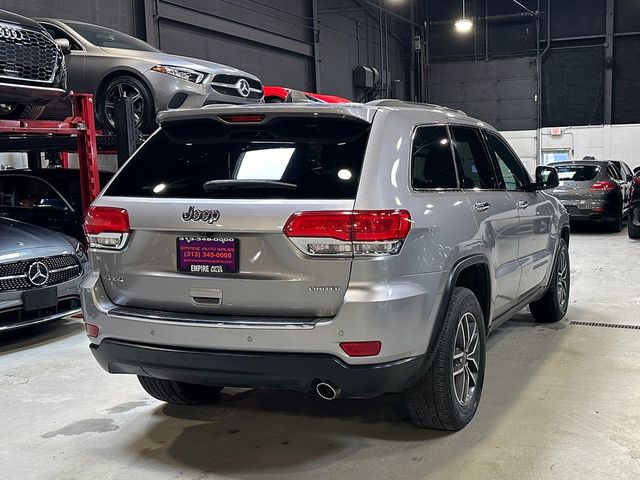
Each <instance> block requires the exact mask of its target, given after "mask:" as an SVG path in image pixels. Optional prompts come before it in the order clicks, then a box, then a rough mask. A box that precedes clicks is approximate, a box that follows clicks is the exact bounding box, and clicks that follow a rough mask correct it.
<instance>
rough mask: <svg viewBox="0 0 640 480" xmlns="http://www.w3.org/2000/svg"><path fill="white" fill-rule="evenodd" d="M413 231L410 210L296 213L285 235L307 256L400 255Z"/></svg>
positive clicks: (287, 226) (285, 229)
mask: <svg viewBox="0 0 640 480" xmlns="http://www.w3.org/2000/svg"><path fill="white" fill-rule="evenodd" d="M410 230H411V215H410V214H409V212H407V211H406V210H356V211H353V212H349V211H345V212H337V211H320V212H299V213H295V214H293V215H292V216H291V217H289V220H288V221H287V223H286V224H285V226H284V229H283V232H284V234H285V235H286V236H287V237H289V238H290V239H291V240H292V241H293V243H294V244H295V245H296V246H297V247H298V248H299V249H300V250H302V251H303V252H304V253H306V254H309V255H333V256H336V255H338V256H351V255H392V254H395V253H398V252H399V251H400V247H402V242H403V241H404V239H405V238H406V237H407V235H408V234H409V231H410ZM315 239H324V241H316V240H315ZM311 240H314V241H311Z"/></svg>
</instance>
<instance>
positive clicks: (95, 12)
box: [0, 0, 412, 99]
mask: <svg viewBox="0 0 640 480" xmlns="http://www.w3.org/2000/svg"><path fill="white" fill-rule="evenodd" d="M314 4H315V5H316V6H315V10H316V14H317V22H316V23H314V19H313V17H314ZM388 7H389V8H390V9H391V10H392V11H393V12H394V13H398V14H399V15H402V16H404V17H408V16H409V12H408V4H405V3H404V2H401V3H394V2H389V5H388ZM0 9H6V10H10V11H13V12H16V13H19V14H22V15H26V16H49V17H58V18H67V19H73V20H82V21H87V22H90V23H97V24H100V25H104V26H107V27H111V28H115V29H117V30H121V31H123V32H126V33H129V34H131V35H136V36H138V37H139V38H143V39H146V40H147V41H148V42H149V43H151V44H153V45H156V46H159V47H160V48H161V49H162V50H164V51H166V52H169V53H175V54H179V55H186V56H191V57H197V58H204V59H206V60H211V61H215V62H219V63H223V64H228V65H232V66H235V67H237V68H240V69H243V70H246V71H248V72H251V73H254V74H256V75H258V76H259V77H260V78H261V79H262V80H263V82H264V83H265V84H267V85H284V86H289V87H292V88H297V89H302V90H316V91H319V92H320V93H330V94H336V95H341V96H344V97H347V98H351V99H356V98H358V97H359V96H360V94H361V92H357V91H355V90H354V89H353V87H352V77H351V72H352V69H353V67H354V66H356V65H361V64H362V65H369V66H373V67H376V68H378V69H381V58H380V52H381V50H382V49H383V48H382V46H381V42H380V25H379V20H380V18H379V14H378V10H377V9H375V8H374V7H372V6H371V5H370V4H368V3H367V2H365V1H364V0H294V1H292V0H109V1H105V0H0ZM383 30H384V27H383ZM387 31H388V35H386V37H387V38H388V50H389V67H388V68H387V69H386V70H388V71H389V74H388V78H389V83H390V84H393V85H394V86H395V88H394V89H393V96H395V97H396V98H407V97H408V95H409V65H408V64H409V60H408V59H409V57H410V55H411V48H412V45H411V31H410V28H408V26H407V24H406V23H403V22H401V21H399V20H397V19H396V18H395V17H393V16H392V15H388V16H387ZM384 38H385V35H383V44H384V43H385V42H384ZM384 62H385V63H386V55H384ZM316 77H318V78H316ZM318 80H319V81H318ZM317 85H319V88H316V86H317ZM390 90H391V89H390ZM378 93H379V94H380V95H383V94H384V92H378ZM389 93H390V94H391V91H390V92H389Z"/></svg>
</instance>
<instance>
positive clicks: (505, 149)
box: [485, 132, 531, 192]
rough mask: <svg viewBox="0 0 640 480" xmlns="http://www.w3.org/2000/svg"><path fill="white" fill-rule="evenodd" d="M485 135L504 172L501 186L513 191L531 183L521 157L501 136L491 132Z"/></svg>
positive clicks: (501, 171) (502, 172) (522, 188)
mask: <svg viewBox="0 0 640 480" xmlns="http://www.w3.org/2000/svg"><path fill="white" fill-rule="evenodd" d="M485 135H486V138H487V145H488V146H489V150H491V153H493V156H494V157H495V160H496V163H497V164H498V167H499V168H500V173H501V174H502V184H501V187H502V188H505V189H507V190H509V191H511V192H513V191H518V190H524V189H525V187H526V186H527V185H529V183H531V179H530V178H529V174H528V173H527V171H526V170H525V168H524V166H523V165H522V162H520V159H519V158H518V157H516V155H515V154H514V153H513V152H512V151H511V149H510V148H509V146H508V145H507V144H506V143H505V142H504V141H503V140H502V139H501V138H499V137H498V136H496V135H494V134H492V133H489V132H486V133H485Z"/></svg>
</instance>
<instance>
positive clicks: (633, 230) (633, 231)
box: [628, 209, 640, 240]
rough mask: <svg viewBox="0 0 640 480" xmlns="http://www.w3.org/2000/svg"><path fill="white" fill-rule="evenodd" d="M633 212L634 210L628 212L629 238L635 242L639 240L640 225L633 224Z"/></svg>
mask: <svg viewBox="0 0 640 480" xmlns="http://www.w3.org/2000/svg"><path fill="white" fill-rule="evenodd" d="M633 212H634V210H633V209H631V211H630V212H629V223H628V226H629V230H628V233H629V238H632V239H634V240H637V239H639V238H640V225H636V224H635V223H633Z"/></svg>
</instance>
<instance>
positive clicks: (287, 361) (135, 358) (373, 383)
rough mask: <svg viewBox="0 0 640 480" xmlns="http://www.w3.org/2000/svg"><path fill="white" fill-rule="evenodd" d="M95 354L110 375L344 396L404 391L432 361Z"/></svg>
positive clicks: (125, 348) (102, 347)
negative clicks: (330, 391) (323, 390)
mask: <svg viewBox="0 0 640 480" xmlns="http://www.w3.org/2000/svg"><path fill="white" fill-rule="evenodd" d="M90 348H91V353H93V356H94V357H95V358H96V360H97V361H98V363H99V364H100V366H102V368H104V369H105V370H106V371H107V372H109V373H125V374H134V375H143V376H150V377H155V378H162V379H166V380H175V381H182V382H188V383H196V384H201V385H216V386H224V387H239V388H269V389H285V390H296V391H300V392H308V391H311V390H313V388H314V387H315V385H316V384H317V383H318V382H320V381H324V382H331V383H333V384H334V385H336V386H337V387H339V388H340V389H341V390H342V394H341V396H343V397H374V396H378V395H382V394H384V393H393V392H400V391H402V390H404V389H405V388H407V387H409V386H411V385H412V384H413V383H415V382H416V380H417V379H418V378H419V377H420V375H422V374H423V373H424V371H425V370H426V369H427V368H428V366H429V363H430V361H431V360H432V357H430V356H419V357H413V358H406V359H402V360H397V361H394V362H388V363H381V364H370V365H347V364H346V363H344V362H342V361H341V360H340V359H338V358H336V357H333V356H331V355H303V354H274V353H261V352H228V351H216V350H206V349H187V348H180V347H168V346H157V345H145V344H140V343H132V342H126V341H121V340H115V339H106V340H104V341H103V342H102V343H100V344H99V345H96V344H91V346H90Z"/></svg>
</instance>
